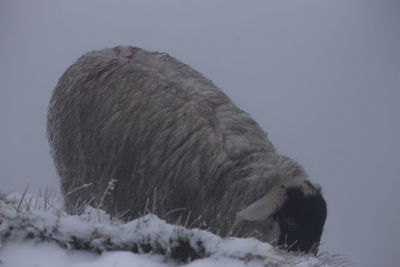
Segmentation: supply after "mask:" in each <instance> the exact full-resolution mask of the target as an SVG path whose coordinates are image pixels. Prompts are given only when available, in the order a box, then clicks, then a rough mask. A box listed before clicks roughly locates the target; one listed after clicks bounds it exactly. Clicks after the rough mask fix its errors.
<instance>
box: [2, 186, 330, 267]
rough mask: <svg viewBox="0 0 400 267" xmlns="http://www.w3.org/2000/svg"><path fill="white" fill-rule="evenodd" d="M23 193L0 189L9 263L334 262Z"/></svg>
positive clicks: (20, 265)
mask: <svg viewBox="0 0 400 267" xmlns="http://www.w3.org/2000/svg"><path fill="white" fill-rule="evenodd" d="M26 197H27V195H26V196H25V198H26ZM21 198H23V196H19V195H16V194H13V195H12V197H10V196H4V195H1V194H0V260H1V261H2V263H3V266H7V267H9V266H10V267H11V266H18V267H24V266H41V267H42V266H61V267H62V266H100V267H101V266H151V267H153V266H171V265H177V264H179V265H187V266H197V267H199V266H201V267H203V266H224V267H225V266H227V265H228V266H247V265H251V266H266V265H268V266H297V267H307V266H321V265H324V266H329V265H330V264H329V263H332V265H334V264H333V262H334V261H332V259H331V258H330V257H329V256H325V259H324V260H321V259H319V258H318V257H313V256H311V255H299V254H293V253H288V252H286V251H282V250H278V249H276V248H274V247H272V246H271V245H270V244H268V243H265V242H261V241H259V240H257V239H254V238H234V237H228V238H221V237H219V236H216V235H214V234H212V233H210V232H207V231H204V230H200V229H187V228H184V227H182V226H177V225H171V224H168V223H166V222H165V221H163V220H161V219H159V218H158V217H157V216H155V215H151V214H148V215H145V216H143V217H141V218H138V219H135V220H133V221H131V222H129V223H123V222H121V221H118V220H114V221H112V220H110V217H109V216H108V215H107V214H106V213H104V211H102V210H98V209H93V208H88V209H87V210H86V211H87V212H96V213H97V214H99V217H98V218H100V219H99V220H97V219H95V220H88V217H87V213H84V214H83V215H81V216H77V215H74V216H71V215H67V214H66V213H65V212H64V211H62V210H60V207H61V206H62V205H61V204H60V203H58V204H57V203H53V204H52V203H50V202H51V201H50V199H48V198H47V197H44V199H36V200H35V201H39V202H42V203H44V202H46V201H49V203H47V204H46V205H40V207H41V208H34V207H33V206H32V201H31V202H29V201H28V202H27V201H25V199H23V201H21ZM55 199H57V198H55ZM43 201H44V202H43ZM57 201H58V200H57ZM29 203H31V204H29ZM29 205H30V206H29ZM18 207H19V208H18ZM44 207H46V208H44ZM56 207H57V208H56ZM85 216H86V217H85ZM89 217H90V216H89ZM91 218H93V217H91Z"/></svg>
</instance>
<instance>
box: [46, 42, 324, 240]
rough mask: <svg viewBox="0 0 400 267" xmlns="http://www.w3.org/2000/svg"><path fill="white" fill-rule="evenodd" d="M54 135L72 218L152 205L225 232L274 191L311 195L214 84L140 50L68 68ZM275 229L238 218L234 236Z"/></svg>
mask: <svg viewBox="0 0 400 267" xmlns="http://www.w3.org/2000/svg"><path fill="white" fill-rule="evenodd" d="M48 137H49V141H50V144H51V147H52V155H53V158H54V161H55V165H56V167H57V171H58V174H59V175H60V177H61V189H62V192H63V194H64V196H65V202H66V206H67V208H68V210H69V211H71V212H74V211H76V208H77V207H78V206H79V205H80V204H81V203H85V202H89V203H91V204H92V205H94V206H101V207H103V208H104V209H106V211H107V212H109V213H110V214H112V215H115V216H117V215H119V214H121V213H124V214H125V218H129V217H130V218H135V217H138V216H139V215H140V214H142V213H143V212H145V208H146V207H147V209H148V210H150V211H152V212H154V213H156V214H157V215H159V216H160V217H163V218H166V219H167V220H169V221H172V222H175V220H176V219H177V218H178V216H180V215H183V219H182V220H186V218H188V223H189V224H190V223H191V222H194V221H195V220H196V219H198V218H199V217H200V219H199V220H198V222H202V223H204V224H205V225H206V227H207V228H209V229H210V230H211V231H213V232H216V233H219V234H221V235H225V234H227V233H228V232H229V231H230V230H231V227H232V224H233V221H234V219H235V217H236V214H237V212H239V211H241V210H243V209H245V208H246V207H248V206H249V205H250V204H252V203H253V202H255V201H256V200H258V199H260V198H262V197H263V196H264V195H266V194H268V192H269V191H270V190H271V188H272V187H275V186H278V185H283V186H286V187H290V186H297V187H299V188H300V187H301V188H302V190H303V192H304V194H305V195H310V194H314V193H315V188H314V187H313V186H307V184H309V183H308V182H307V183H305V181H306V179H307V174H306V173H305V172H304V170H303V169H302V168H301V166H299V165H298V164H297V163H296V162H294V161H293V160H291V159H289V158H286V157H282V156H280V155H279V154H278V153H277V152H276V151H275V149H274V147H273V145H272V144H271V143H270V141H269V140H268V138H267V136H266V134H265V133H264V131H263V130H262V129H261V128H260V127H259V126H258V124H257V123H256V122H255V121H254V120H253V119H251V118H250V116H249V115H248V114H247V113H245V112H244V111H242V110H241V109H239V108H238V107H237V106H235V105H234V104H233V103H232V102H231V100H230V99H229V98H228V97H227V96H226V95H225V94H224V93H223V92H222V91H221V90H219V89H218V88H217V87H216V86H215V85H214V84H213V83H212V82H211V81H210V80H208V79H206V78H205V77H203V76H202V75H201V74H200V73H198V72H197V71H194V70H193V69H191V68H190V67H189V66H187V65H185V64H183V63H181V62H179V61H178V60H176V59H174V58H172V57H170V56H169V55H167V54H162V53H152V52H148V51H146V50H143V49H139V48H133V47H116V48H114V49H103V50H100V51H94V52H90V53H87V54H85V55H84V56H82V57H81V58H80V59H78V61H76V62H75V63H74V64H73V65H72V66H71V67H70V68H68V69H67V71H66V72H65V73H64V75H63V76H62V77H61V79H60V81H59V82H58V85H57V87H56V88H55V90H54V93H53V96H52V99H51V102H50V108H49V115H48ZM112 179H115V183H114V185H113V188H110V186H109V184H110V181H111V180H112ZM83 185H86V186H83ZM273 222H274V219H273V218H268V219H267V220H265V221H263V223H261V222H260V221H259V220H258V221H253V222H250V221H242V222H241V223H239V224H238V225H237V226H236V227H235V229H234V231H233V233H234V234H235V235H238V236H243V235H246V234H250V233H251V232H253V231H254V230H255V231H258V232H260V233H261V234H263V236H264V238H266V239H268V240H271V239H273V238H277V235H279V229H276V225H274V224H273ZM277 231H278V232H277ZM321 231H322V229H321Z"/></svg>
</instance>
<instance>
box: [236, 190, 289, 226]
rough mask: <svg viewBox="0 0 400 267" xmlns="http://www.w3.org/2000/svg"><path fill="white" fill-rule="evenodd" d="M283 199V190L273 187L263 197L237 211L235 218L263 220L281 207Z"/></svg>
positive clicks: (284, 195)
mask: <svg viewBox="0 0 400 267" xmlns="http://www.w3.org/2000/svg"><path fill="white" fill-rule="evenodd" d="M285 198H286V194H285V190H284V189H283V188H281V187H278V186H277V187H274V188H272V189H271V190H270V191H269V192H268V193H267V194H265V196H263V197H262V198H260V199H258V200H256V201H255V202H253V203H252V204H250V205H249V206H248V207H246V208H244V209H243V210H241V211H239V212H238V213H237V218H239V220H247V221H262V220H265V219H267V218H268V217H269V216H271V215H272V214H273V213H274V212H275V211H276V210H277V209H278V208H279V207H281V206H282V204H283V202H284V200H285Z"/></svg>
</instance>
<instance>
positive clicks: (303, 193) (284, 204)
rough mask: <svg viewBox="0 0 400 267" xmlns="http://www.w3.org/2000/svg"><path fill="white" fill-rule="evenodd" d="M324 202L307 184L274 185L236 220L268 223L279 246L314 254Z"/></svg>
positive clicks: (321, 222) (323, 220) (319, 232)
mask: <svg viewBox="0 0 400 267" xmlns="http://www.w3.org/2000/svg"><path fill="white" fill-rule="evenodd" d="M326 214H327V210H326V203H325V200H324V199H323V197H322V195H321V191H320V189H317V188H316V187H314V186H313V185H312V184H311V183H309V182H308V181H305V182H304V183H303V185H302V186H291V187H285V186H284V185H279V186H275V187H274V188H272V189H271V190H270V191H269V192H268V193H267V194H266V195H265V196H264V197H262V198H260V199H259V200H257V201H255V202H254V203H252V204H251V205H249V206H248V207H247V208H245V209H244V210H242V211H240V212H238V214H237V215H238V219H240V220H247V221H264V220H268V221H270V222H271V221H272V224H273V227H272V228H274V229H279V230H278V231H276V233H275V235H276V236H272V238H274V239H275V240H277V243H278V245H279V246H280V247H282V248H284V249H287V250H290V251H302V252H307V253H308V252H311V253H317V251H318V245H319V242H320V239H321V235H322V230H323V227H324V223H325V219H326Z"/></svg>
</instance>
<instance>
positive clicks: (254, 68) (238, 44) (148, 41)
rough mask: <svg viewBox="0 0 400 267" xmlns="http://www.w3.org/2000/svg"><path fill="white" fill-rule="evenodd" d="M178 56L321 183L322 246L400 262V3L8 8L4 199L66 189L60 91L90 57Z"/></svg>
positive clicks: (361, 262) (1, 17) (2, 53)
mask: <svg viewBox="0 0 400 267" xmlns="http://www.w3.org/2000/svg"><path fill="white" fill-rule="evenodd" d="M120 44H123V45H133V46H139V47H143V48H146V49H148V50H157V51H162V52H168V53H170V54H171V55H173V56H175V57H177V58H178V59H180V60H182V61H183V62H185V63H187V64H189V65H191V66H192V67H193V68H195V69H197V70H199V71H200V72H202V73H203V74H204V75H205V76H206V77H208V78H210V79H211V80H213V81H214V82H215V83H216V84H217V85H218V86H219V87H220V88H222V89H223V90H224V91H225V92H226V93H227V94H228V95H229V96H230V97H231V98H232V100H233V101H234V102H235V103H236V104H237V105H238V106H240V107H241V108H242V109H244V110H246V111H247V112H249V113H250V114H251V115H252V116H253V118H254V119H256V120H257V121H258V122H259V123H260V125H261V126H262V127H263V128H264V129H265V130H266V131H268V133H269V137H270V139H271V141H272V142H273V143H274V145H275V146H276V148H277V149H278V151H280V152H281V153H283V154H285V155H288V156H290V157H292V158H294V159H296V160H297V161H299V162H300V163H301V164H302V165H303V166H304V167H305V169H306V170H307V171H308V173H309V174H310V178H311V180H312V181H313V182H316V183H319V184H321V185H322V187H323V190H324V195H325V198H326V200H327V203H328V219H327V223H326V226H325V231H324V235H323V240H322V241H323V246H322V250H323V251H326V252H330V253H339V254H343V255H346V256H347V258H349V259H350V260H351V261H352V262H353V263H355V264H356V265H357V266H395V265H396V264H397V263H398V261H399V255H398V254H399V247H400V230H399V229H398V228H399V225H400V208H399V200H398V194H399V187H400V179H399V178H400V177H399V171H400V157H399V151H400V141H399V136H400V119H399V115H400V1H398V0H393V1H385V0H379V1H378V0H376V1H368V0H330V1H325V0H314V1H305V0H296V1H294V0H293V1H286V0H276V1H266V0H263V1H261V0H260V1H234V0H229V1H220V0H207V1H206V0H198V1H192V0H181V1H176V0H173V1H172V0H168V1H167V0H159V1H153V0H145V1H133V0H132V1H121V0H120V1H116V0H113V1H103V0H102V1H100V0H96V1H89V0H85V1H78V0H72V1H71V0H70V1H56V0H49V1H38V0H36V1H31V0H26V1H19V0H1V1H0V190H1V191H13V190H16V191H23V189H24V188H25V186H26V184H28V183H29V184H30V185H31V190H32V191H34V192H35V191H36V190H38V189H39V188H44V187H45V186H46V185H48V186H54V187H56V188H58V177H57V175H56V174H55V170H54V167H53V164H52V160H51V158H50V155H49V147H48V144H47V140H46V136H45V125H46V112H47V105H48V101H49V99H50V95H51V92H52V89H53V88H54V87H55V85H56V83H57V80H58V78H59V77H60V76H61V74H62V73H63V71H64V70H65V69H66V68H67V67H68V66H69V65H70V64H72V63H73V62H74V61H75V60H76V59H77V58H78V57H79V56H80V55H82V54H83V53H85V52H87V51H90V50H94V49H101V48H104V47H114V46H116V45H120Z"/></svg>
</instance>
